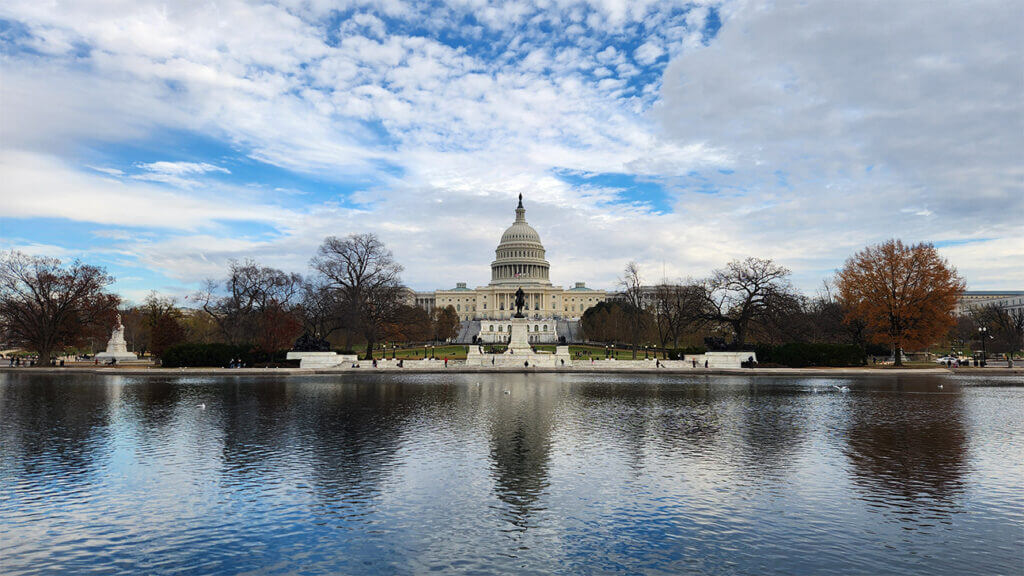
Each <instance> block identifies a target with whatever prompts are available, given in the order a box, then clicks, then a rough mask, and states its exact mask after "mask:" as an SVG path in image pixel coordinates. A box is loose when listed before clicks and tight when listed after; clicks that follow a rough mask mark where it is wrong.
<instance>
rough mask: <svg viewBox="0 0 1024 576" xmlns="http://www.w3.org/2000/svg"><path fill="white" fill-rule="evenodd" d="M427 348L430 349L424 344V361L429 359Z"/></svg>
mask: <svg viewBox="0 0 1024 576" xmlns="http://www.w3.org/2000/svg"><path fill="white" fill-rule="evenodd" d="M427 348H428V346H427V345H426V344H424V345H423V359H424V360H426V359H427Z"/></svg>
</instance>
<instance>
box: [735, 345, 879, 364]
mask: <svg viewBox="0 0 1024 576" xmlns="http://www.w3.org/2000/svg"><path fill="white" fill-rule="evenodd" d="M754 351H755V352H757V361H758V364H759V365H762V366H763V365H765V364H775V365H781V366H786V367H789V368H805V367H810V366H823V367H824V366H827V367H844V366H862V365H863V364H864V350H863V349H861V347H860V346H855V345H853V344H817V343H810V342H790V343H788V344H782V345H780V346H770V345H767V344H759V345H757V346H756V347H755V348H754Z"/></svg>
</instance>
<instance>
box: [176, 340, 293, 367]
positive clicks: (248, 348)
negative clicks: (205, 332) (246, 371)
mask: <svg viewBox="0 0 1024 576" xmlns="http://www.w3.org/2000/svg"><path fill="white" fill-rule="evenodd" d="M286 355H287V351H283V350H282V351H280V352H275V353H273V354H267V353H266V352H261V351H259V350H256V349H255V348H253V346H252V345H250V344H239V345H234V344H219V343H214V344H195V343H193V344H178V345H177V346H172V347H170V348H168V349H167V351H166V352H164V355H163V357H162V358H161V364H162V365H163V366H165V367H167V368H188V367H195V368H200V367H201V368H206V367H214V368H217V367H220V368H225V367H227V366H228V365H230V364H231V361H232V360H241V361H242V363H243V364H245V365H246V366H260V365H266V364H282V363H285V362H286V361H285V356H286Z"/></svg>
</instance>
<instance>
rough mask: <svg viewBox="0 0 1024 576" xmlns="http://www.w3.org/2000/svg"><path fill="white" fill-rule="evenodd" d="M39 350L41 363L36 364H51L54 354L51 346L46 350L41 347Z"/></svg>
mask: <svg viewBox="0 0 1024 576" xmlns="http://www.w3.org/2000/svg"><path fill="white" fill-rule="evenodd" d="M38 352H39V364H36V366H49V365H50V356H51V355H52V354H53V351H52V350H50V349H49V348H46V349H45V350H44V349H42V348H40V349H39V351H38Z"/></svg>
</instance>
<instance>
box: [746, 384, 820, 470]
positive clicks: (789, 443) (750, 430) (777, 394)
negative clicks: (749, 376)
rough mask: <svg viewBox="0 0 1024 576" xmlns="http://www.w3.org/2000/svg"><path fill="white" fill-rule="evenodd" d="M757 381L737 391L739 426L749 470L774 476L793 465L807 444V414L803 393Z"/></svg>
mask: <svg viewBox="0 0 1024 576" xmlns="http://www.w3.org/2000/svg"><path fill="white" fill-rule="evenodd" d="M758 384H759V381H758V380H755V381H754V382H752V383H751V384H750V386H749V387H746V388H744V389H742V390H736V393H737V397H736V399H735V400H736V401H737V402H740V403H741V405H740V410H741V411H742V418H741V423H740V430H741V435H742V437H743V447H744V460H745V461H746V463H747V467H748V470H751V471H753V472H755V473H757V474H759V475H772V474H774V473H775V472H777V471H778V470H779V469H782V468H785V467H786V466H788V465H789V464H790V463H792V461H793V458H792V456H793V455H794V454H796V452H797V451H798V450H799V448H800V446H801V445H802V444H803V442H804V441H805V440H806V432H807V430H806V421H807V413H806V412H805V411H804V409H803V408H802V406H801V403H800V399H799V397H798V395H799V394H800V392H798V391H796V390H794V389H792V388H786V387H782V386H777V385H776V384H775V383H774V382H771V381H770V380H769V381H760V384H764V385H763V386H759V385H758Z"/></svg>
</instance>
